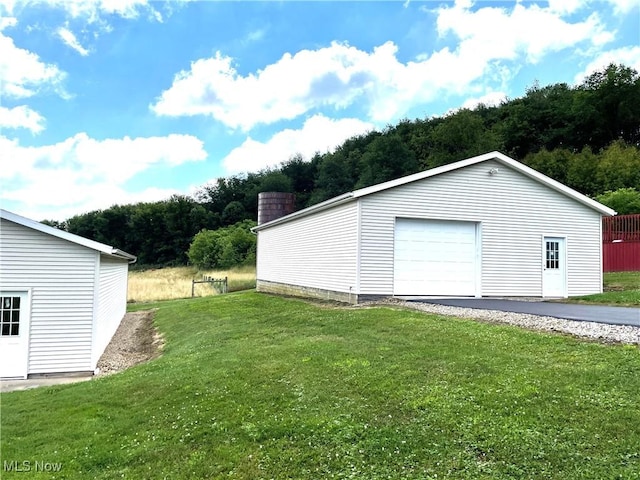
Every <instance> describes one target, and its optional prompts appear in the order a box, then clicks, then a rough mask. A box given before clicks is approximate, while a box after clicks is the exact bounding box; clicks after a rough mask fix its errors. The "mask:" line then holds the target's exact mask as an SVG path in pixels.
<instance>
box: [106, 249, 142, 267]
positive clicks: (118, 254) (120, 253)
mask: <svg viewBox="0 0 640 480" xmlns="http://www.w3.org/2000/svg"><path fill="white" fill-rule="evenodd" d="M111 255H113V256H114V257H118V258H124V259H125V260H129V264H132V263H136V261H137V260H138V257H136V256H135V255H131V254H130V253H127V252H125V251H123V250H119V249H117V248H114V249H112V250H111Z"/></svg>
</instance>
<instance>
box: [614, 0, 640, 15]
mask: <svg viewBox="0 0 640 480" xmlns="http://www.w3.org/2000/svg"><path fill="white" fill-rule="evenodd" d="M607 2H608V3H610V4H611V5H613V7H614V9H615V12H616V13H617V14H626V13H629V12H630V11H631V10H633V9H634V8H636V9H637V8H638V7H639V6H640V2H639V1H638V0H607Z"/></svg>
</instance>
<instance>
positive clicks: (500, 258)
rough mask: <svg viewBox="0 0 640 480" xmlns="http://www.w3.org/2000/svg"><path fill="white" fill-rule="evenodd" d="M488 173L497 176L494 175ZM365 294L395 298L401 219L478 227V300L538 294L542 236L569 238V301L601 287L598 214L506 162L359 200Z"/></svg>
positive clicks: (362, 290)
mask: <svg viewBox="0 0 640 480" xmlns="http://www.w3.org/2000/svg"><path fill="white" fill-rule="evenodd" d="M491 168H496V169H498V173H497V174H494V175H489V170H490V169H491ZM360 202H361V228H362V231H361V252H360V292H359V293H364V294H378V295H392V293H393V265H394V259H393V251H394V224H395V219H396V218H400V217H402V218H422V219H433V220H456V221H466V222H479V223H480V235H479V241H480V242H481V262H482V263H481V295H484V296H503V295H504V296H541V295H542V249H541V248H540V245H541V242H542V238H543V237H544V236H545V235H546V236H553V235H558V236H565V237H566V238H567V277H568V294H569V296H573V295H581V294H585V293H594V292H598V291H600V290H601V288H602V286H601V285H602V284H601V281H602V280H601V273H600V271H599V268H598V267H599V266H600V262H601V239H600V235H599V232H600V223H601V216H600V214H599V213H598V212H596V211H594V210H592V209H590V208H588V207H586V206H585V205H583V204H580V203H578V202H577V201H575V200H572V199H570V198H568V197H567V196H566V195H563V194H561V193H559V192H557V191H555V190H553V189H551V188H550V187H547V186H545V185H543V184H541V183H540V182H538V181H536V180H533V179H531V178H529V177H527V176H525V175H524V174H522V173H520V172H517V171H515V170H513V169H511V168H509V167H507V166H505V165H504V164H502V163H499V162H495V161H486V162H482V163H478V164H474V165H470V166H467V167H465V168H461V169H458V170H453V171H451V172H447V173H444V174H442V175H437V176H434V177H430V178H426V179H423V180H418V181H416V182H413V183H408V184H405V185H402V186H399V187H396V188H391V189H388V190H383V191H380V192H377V193H374V194H371V195H368V196H365V197H362V198H361V199H360Z"/></svg>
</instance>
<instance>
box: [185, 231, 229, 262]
mask: <svg viewBox="0 0 640 480" xmlns="http://www.w3.org/2000/svg"><path fill="white" fill-rule="evenodd" d="M221 237H222V230H221V229H220V230H202V231H200V232H198V233H196V235H195V236H194V237H193V242H191V245H190V246H189V250H188V252H187V256H188V257H189V262H190V263H191V264H192V265H195V266H196V267H198V268H202V269H208V268H215V267H217V266H218V265H219V264H220V256H221V255H222V250H223V248H224V247H223V244H222V240H221Z"/></svg>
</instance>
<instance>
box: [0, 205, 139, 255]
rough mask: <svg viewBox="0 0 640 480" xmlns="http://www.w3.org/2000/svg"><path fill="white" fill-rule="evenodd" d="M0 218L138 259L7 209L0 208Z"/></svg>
mask: <svg viewBox="0 0 640 480" xmlns="http://www.w3.org/2000/svg"><path fill="white" fill-rule="evenodd" d="M0 218H2V219H3V220H8V221H10V222H13V223H17V224H18V225H22V226H23V227H27V228H31V229H33V230H37V231H39V232H42V233H46V234H47V235H51V236H53V237H57V238H61V239H63V240H67V241H69V242H72V243H76V244H78V245H82V246H83V247H87V248H90V249H92V250H96V251H98V252H100V253H103V254H105V255H109V256H111V257H117V258H122V259H124V260H128V261H129V263H134V262H135V261H136V259H137V258H136V256H135V255H131V254H130V253H127V252H124V251H122V250H118V249H117V248H114V247H111V246H109V245H105V244H104V243H100V242H96V241H94V240H89V239H88V238H84V237H81V236H79V235H74V234H73V233H69V232H65V231H64V230H60V229H58V228H54V227H50V226H49V225H45V224H44V223H40V222H36V221H35V220H31V219H29V218H26V217H22V216H20V215H17V214H15V213H12V212H9V211H7V210H3V209H0Z"/></svg>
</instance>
